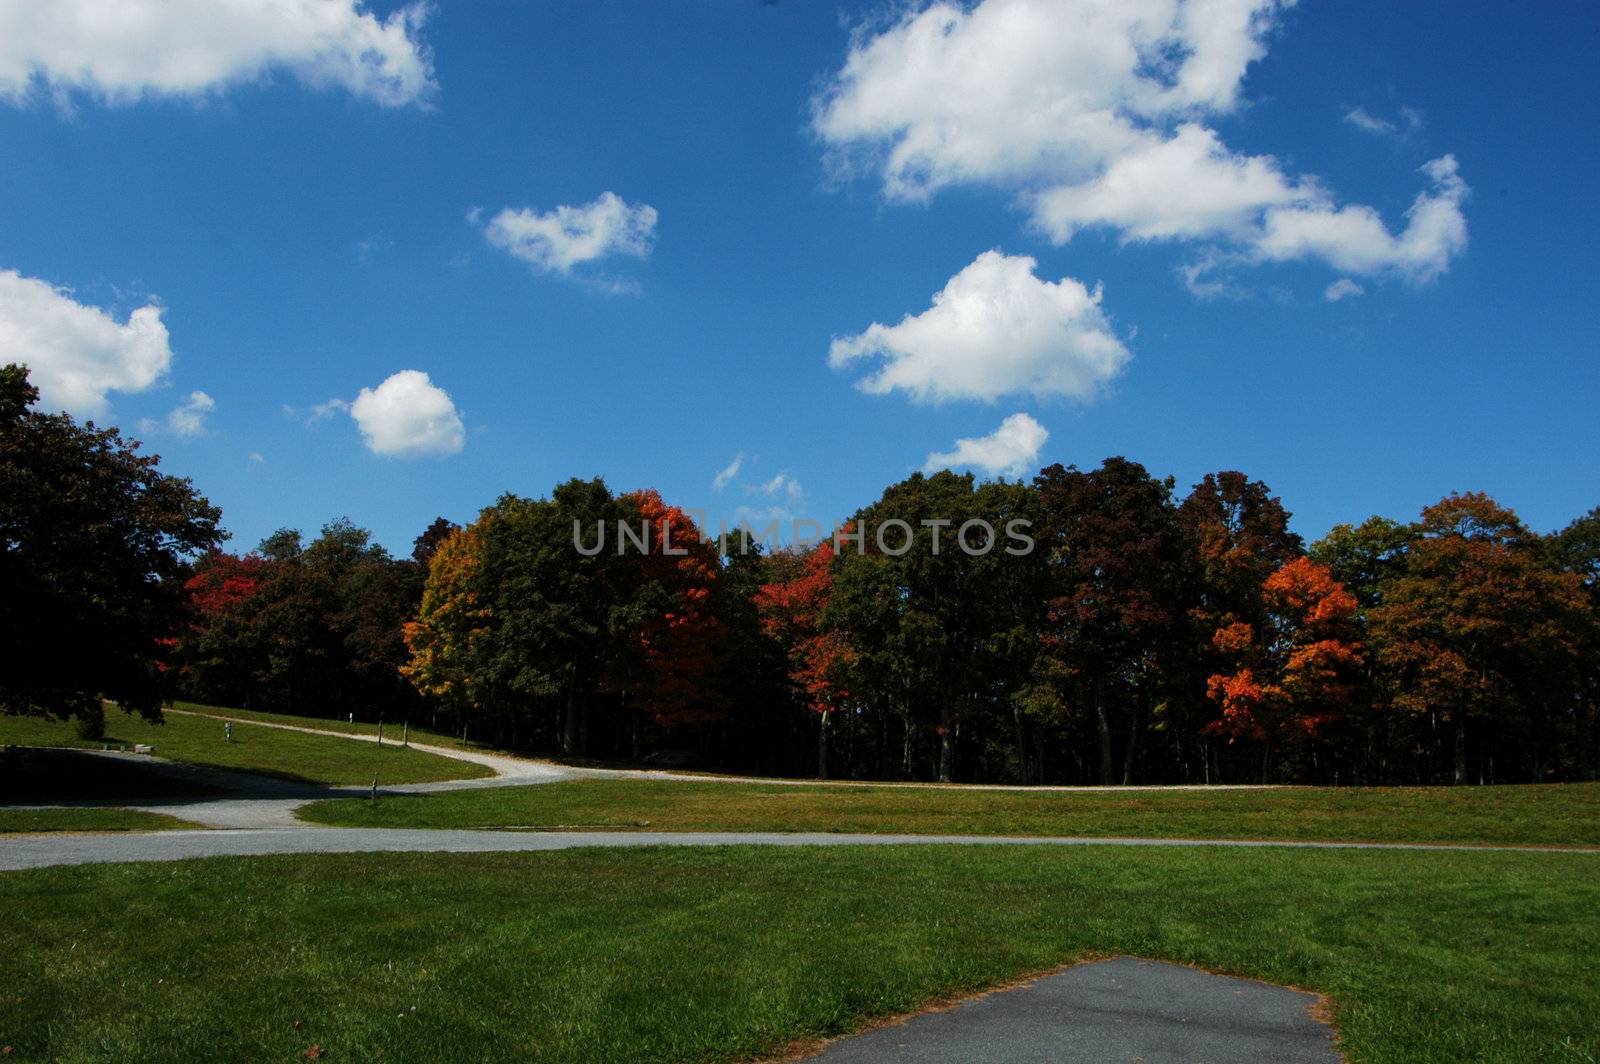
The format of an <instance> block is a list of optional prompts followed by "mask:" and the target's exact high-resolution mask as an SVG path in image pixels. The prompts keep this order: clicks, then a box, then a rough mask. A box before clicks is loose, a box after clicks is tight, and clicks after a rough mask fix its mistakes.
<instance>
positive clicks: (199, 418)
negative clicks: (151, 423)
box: [167, 392, 217, 436]
mask: <svg viewBox="0 0 1600 1064" xmlns="http://www.w3.org/2000/svg"><path fill="white" fill-rule="evenodd" d="M216 408H217V401H216V400H215V399H213V398H211V396H209V395H207V394H206V393H205V392H190V393H189V398H188V399H186V400H184V402H183V404H182V405H180V406H179V407H177V408H176V409H174V410H173V411H172V413H170V414H168V415H167V428H169V429H171V430H172V431H173V432H175V433H177V434H178V435H179V436H199V435H200V434H202V433H203V432H205V430H206V415H207V414H209V413H211V412H212V411H213V410H215V409H216Z"/></svg>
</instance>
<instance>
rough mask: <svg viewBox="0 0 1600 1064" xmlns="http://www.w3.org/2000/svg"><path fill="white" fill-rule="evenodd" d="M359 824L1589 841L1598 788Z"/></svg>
mask: <svg viewBox="0 0 1600 1064" xmlns="http://www.w3.org/2000/svg"><path fill="white" fill-rule="evenodd" d="M300 815H301V816H302V817H304V818H305V819H307V820H312V821H315V822H317V823H322V824H341V825H352V826H370V827H430V828H438V827H477V828H483V827H489V828H528V829H556V828H649V829H652V830H657V831H849V832H880V833H899V832H906V833H920V834H950V835H1088V836H1095V837H1108V836H1139V837H1147V838H1259V839H1316V840H1364V841H1412V842H1465V843H1499V844H1527V845H1533V844H1538V845H1554V846H1597V845H1600V784H1594V783H1572V784H1551V785H1543V786H1531V785H1529V786H1519V787H1459V788H1452V787H1429V788H1355V787H1340V788H1311V787H1296V788H1282V789H1275V790H1252V791H1142V792H1141V791H1040V790H1028V789H1019V790H1004V791H1001V790H960V789H956V788H911V787H858V786H847V785H840V786H831V787H817V786H795V785H783V784H745V783H687V782H680V781H655V780H581V781H573V782H568V783H553V784H546V785H543V786H539V787H515V788H506V789H503V790H499V789H497V790H477V791H458V792H455V793H448V794H431V795H406V796H396V797H390V798H384V799H382V800H381V801H379V802H377V803H375V804H374V803H372V802H367V801H355V800H348V799H337V800H333V801H327V802H318V803H316V804H314V805H311V806H309V807H307V808H305V809H303V810H301V813H300Z"/></svg>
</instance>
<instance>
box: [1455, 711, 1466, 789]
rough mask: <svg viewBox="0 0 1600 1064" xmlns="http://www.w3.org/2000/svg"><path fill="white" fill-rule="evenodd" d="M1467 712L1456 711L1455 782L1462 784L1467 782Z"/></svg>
mask: <svg viewBox="0 0 1600 1064" xmlns="http://www.w3.org/2000/svg"><path fill="white" fill-rule="evenodd" d="M1464 717H1465V714H1463V713H1461V712H1460V711H1459V710H1458V711H1457V712H1456V756H1455V762H1456V765H1455V783H1456V786H1458V787H1459V786H1461V785H1462V784H1463V783H1466V782H1467V722H1466V720H1465V719H1464Z"/></svg>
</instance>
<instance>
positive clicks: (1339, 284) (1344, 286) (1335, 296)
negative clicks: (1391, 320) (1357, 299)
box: [1322, 277, 1367, 303]
mask: <svg viewBox="0 0 1600 1064" xmlns="http://www.w3.org/2000/svg"><path fill="white" fill-rule="evenodd" d="M1366 294H1367V290H1366V289H1365V288H1362V287H1361V286H1360V285H1358V284H1356V283H1355V282H1354V281H1352V280H1351V279H1350V278H1348V277H1341V278H1339V279H1338V280H1337V281H1335V282H1333V283H1332V284H1330V285H1329V286H1328V287H1327V288H1325V289H1323V290H1322V298H1324V299H1326V300H1327V301H1328V302H1329V303H1337V302H1339V300H1341V299H1347V298H1349V297H1350V296H1364V295H1366Z"/></svg>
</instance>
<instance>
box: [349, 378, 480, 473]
mask: <svg viewBox="0 0 1600 1064" xmlns="http://www.w3.org/2000/svg"><path fill="white" fill-rule="evenodd" d="M325 405H326V404H325ZM349 410H350V416H351V417H353V418H355V421H356V424H357V425H358V426H360V428H361V435H362V436H364V437H365V438H366V441H367V449H368V450H370V451H371V452H372V453H373V454H382V455H392V456H394V457H397V458H416V457H420V456H423V455H433V454H457V453H459V452H460V450H461V448H462V447H464V446H465V445H466V442H467V432H466V429H465V427H463V425H462V424H461V415H460V414H458V413H457V412H456V405H455V403H454V402H452V401H451V399H450V393H449V392H446V391H445V390H444V389H443V388H440V387H438V386H436V385H435V384H434V383H433V382H432V381H431V380H429V379H428V375H427V374H426V373H423V372H422V371H421V370H415V369H404V370H401V371H400V372H399V373H396V374H394V375H392V376H390V377H389V378H388V379H387V380H385V381H384V382H383V383H382V384H380V385H378V386H377V387H376V388H363V389H361V394H360V395H358V396H356V399H355V402H353V403H351V404H350V407H349Z"/></svg>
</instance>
